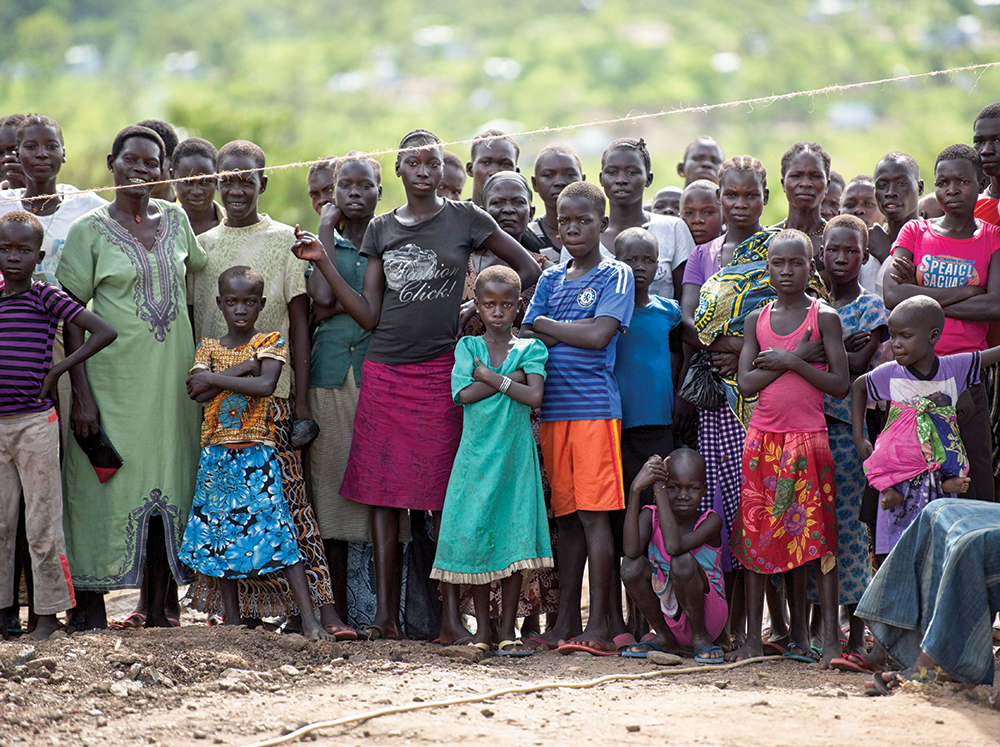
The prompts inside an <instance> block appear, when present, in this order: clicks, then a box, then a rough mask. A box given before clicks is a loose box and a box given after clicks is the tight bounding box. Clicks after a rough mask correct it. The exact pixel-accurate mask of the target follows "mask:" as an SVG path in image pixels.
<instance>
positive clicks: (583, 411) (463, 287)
mask: <svg viewBox="0 0 1000 747" xmlns="http://www.w3.org/2000/svg"><path fill="white" fill-rule="evenodd" d="M971 136H972V137H971V139H972V143H973V144H972V146H968V145H950V146H948V147H946V148H944V149H943V150H942V151H941V152H940V154H939V155H938V156H937V159H936V161H935V163H934V164H933V170H932V172H931V170H930V169H925V170H926V171H927V172H928V176H930V173H932V174H933V177H932V178H933V181H932V186H933V189H928V190H926V192H927V193H926V194H925V182H924V179H923V178H921V170H920V167H919V165H918V164H917V162H916V160H915V159H914V158H912V157H911V156H909V155H908V154H906V153H903V152H898V151H895V152H890V153H887V154H886V155H885V156H883V157H882V158H881V159H880V160H879V161H878V162H877V163H875V164H873V169H872V175H871V176H868V175H859V176H855V177H854V178H852V179H850V180H845V179H844V178H843V177H842V176H840V175H839V174H837V172H836V171H834V170H833V169H832V165H833V164H832V160H831V156H830V155H829V154H828V153H827V152H826V151H825V150H824V149H823V148H822V146H820V145H819V144H818V143H815V142H796V143H794V144H793V145H792V146H791V147H790V148H789V149H788V150H787V151H786V152H785V153H784V155H783V156H782V158H781V162H780V166H779V169H778V172H779V178H778V179H777V180H775V178H774V175H773V174H772V177H771V186H772V187H777V186H778V185H780V188H781V192H782V193H783V198H784V200H786V201H787V217H785V218H784V219H783V220H782V221H781V222H779V223H778V224H776V225H773V226H764V225H762V223H761V216H762V212H763V209H764V206H765V205H767V204H768V201H769V200H771V199H772V194H771V192H770V189H769V184H768V173H767V169H766V168H765V166H764V164H763V163H761V161H759V160H758V159H756V158H754V157H753V156H750V155H739V156H734V157H730V158H726V156H725V153H724V151H723V147H722V145H721V144H720V143H718V142H716V141H715V140H714V139H712V138H711V137H707V136H706V137H699V138H698V139H696V140H695V141H694V142H692V143H691V144H690V145H688V147H687V149H686V150H685V152H684V154H683V157H682V159H681V161H680V162H679V164H678V165H677V171H678V174H679V175H680V177H681V178H682V179H683V180H684V187H683V188H677V187H666V188H663V189H660V190H659V191H658V192H656V193H655V197H654V199H653V200H651V201H649V202H646V201H645V195H646V194H647V190H649V189H650V188H651V187H652V186H653V184H654V174H653V170H652V164H651V160H650V155H649V151H648V149H647V146H646V143H645V142H644V141H643V140H641V139H639V140H636V139H632V138H622V139H619V140H615V141H614V142H612V143H611V144H610V145H609V146H608V147H607V149H606V150H605V151H604V154H603V156H602V158H601V169H600V173H599V174H598V176H597V179H596V180H595V181H594V182H588V181H587V180H586V175H585V174H584V173H583V168H582V165H581V162H580V159H579V158H578V157H577V155H576V154H575V153H574V152H573V150H572V149H571V148H569V147H567V146H566V145H561V144H553V145H548V146H546V147H545V148H543V149H542V150H541V152H540V153H539V154H538V156H537V158H536V159H535V162H534V164H533V165H532V167H531V168H526V171H530V172H531V176H530V178H528V177H526V176H524V175H522V174H521V172H520V168H519V158H520V148H519V146H518V144H517V142H516V141H515V140H514V139H513V138H512V137H511V136H509V135H506V134H504V133H502V132H499V131H495V130H490V131H487V132H485V133H483V134H481V135H480V136H478V137H477V138H476V140H475V141H474V142H473V144H472V148H471V153H470V159H469V161H468V162H466V163H464V164H463V162H462V160H461V159H460V158H459V157H458V156H457V155H455V154H453V153H450V152H448V151H445V150H443V148H442V145H441V141H440V140H439V139H438V138H437V136H435V135H434V134H433V133H431V132H429V131H427V130H414V131H412V132H410V133H408V134H407V135H406V136H405V137H403V139H402V140H401V141H400V144H399V150H398V152H397V154H396V157H395V161H394V171H395V176H396V177H398V178H399V179H400V180H401V181H402V186H403V188H404V191H405V195H406V201H405V203H404V204H403V205H401V206H398V207H396V208H394V209H392V210H388V211H380V210H379V207H380V206H379V202H380V200H381V198H382V164H381V163H380V162H379V161H378V160H376V159H374V158H373V157H371V156H369V155H367V154H365V153H362V152H358V151H352V152H350V153H347V154H346V155H343V156H337V157H334V156H330V157H324V158H323V159H320V160H319V161H317V162H316V163H315V164H314V165H313V166H312V167H311V168H310V169H309V172H308V176H307V179H306V185H305V187H306V189H305V190H304V191H305V192H307V193H308V197H309V199H310V201H311V204H312V207H313V209H314V210H315V212H316V213H317V214H318V216H319V223H318V226H319V228H318V231H316V233H311V232H309V231H306V230H303V229H302V228H301V227H300V226H290V225H286V224H284V223H281V222H279V221H278V220H276V219H274V218H272V217H270V216H269V215H268V214H267V213H265V212H262V202H263V201H265V200H266V187H267V183H268V176H267V174H266V159H265V154H264V151H263V150H262V149H261V147H260V146H259V145H257V144H254V143H251V142H249V141H245V140H237V141H233V142H230V143H227V144H225V145H223V146H222V147H221V148H219V149H218V150H216V148H215V146H213V145H212V144H211V143H209V142H208V141H206V140H203V139H200V138H190V139H187V140H183V141H182V142H178V137H177V135H176V133H175V131H174V130H173V128H172V127H171V126H170V125H168V124H166V123H164V122H159V121H156V120H147V121H144V122H140V123H139V124H137V125H132V126H128V127H125V128H124V129H123V130H121V132H119V133H118V134H117V136H116V137H115V138H114V141H113V143H112V145H111V148H110V153H109V155H108V157H107V166H108V169H109V171H110V172H111V173H112V174H113V177H114V184H115V187H116V189H115V191H114V192H113V193H112V199H111V201H110V202H108V201H106V200H104V199H103V198H101V197H98V196H97V195H96V194H94V193H92V192H81V191H80V190H79V189H77V188H76V187H73V186H71V185H67V184H63V183H60V182H59V171H60V168H61V167H62V165H63V163H64V162H65V160H66V149H65V145H64V140H63V133H62V130H61V129H60V127H59V124H58V123H57V122H56V121H55V120H53V119H51V118H49V117H46V116H43V115H37V114H34V115H28V116H24V115H18V114H14V115H10V116H7V117H6V118H5V119H0V156H2V160H0V178H2V180H3V181H2V183H0V190H2V191H0V273H2V283H3V284H2V286H0V291H2V295H0V454H2V464H0V569H2V570H0V608H3V610H2V611H3V634H4V637H5V638H6V637H10V636H16V635H20V634H25V633H27V634H30V635H31V636H32V637H34V638H39V639H41V638H47V637H50V636H53V635H63V634H65V633H67V632H75V631H87V630H92V629H101V628H105V627H109V626H110V627H113V628H119V629H123V628H139V627H168V626H177V625H179V620H180V610H181V605H182V604H183V605H184V606H186V607H187V608H188V609H192V610H197V611H200V612H203V613H205V615H206V618H205V619H206V622H207V624H208V625H219V624H225V625H241V624H242V625H249V626H258V625H266V626H280V628H279V629H281V630H284V631H300V632H302V633H303V634H305V635H306V636H308V637H310V638H314V639H335V640H338V641H353V640H357V639H358V638H363V639H369V640H371V639H380V638H386V639H396V638H401V637H404V636H409V637H414V638H423V639H432V640H433V642H436V643H442V644H468V645H472V646H475V647H477V648H479V649H481V650H482V651H483V652H485V653H487V654H489V655H496V656H510V657H522V656H529V655H532V654H533V653H535V652H539V651H547V650H554V651H559V652H560V653H572V652H578V651H583V652H587V653H590V654H592V655H595V656H625V657H645V656H647V655H648V653H649V652H651V651H669V652H680V653H682V654H684V655H688V656H693V657H694V660H695V661H696V662H698V663H703V664H718V663H722V662H724V661H726V660H730V661H739V660H742V659H747V658H752V657H756V656H760V655H765V654H771V655H783V656H785V657H787V658H789V659H791V660H795V661H802V662H806V663H819V664H820V665H821V666H823V667H834V668H838V669H844V670H847V671H854V672H865V673H871V674H872V681H871V682H869V684H868V688H869V690H870V691H871V692H872V693H873V694H875V693H882V694H884V693H888V692H891V691H892V690H893V689H895V687H897V686H898V684H899V683H900V682H903V681H907V680H916V681H921V682H926V681H940V680H942V679H944V678H945V677H954V678H957V679H959V680H961V681H964V682H971V683H977V682H987V681H988V682H992V676H993V668H992V650H991V649H990V647H989V644H988V643H987V641H990V642H991V639H990V637H989V636H987V637H986V638H985V639H982V640H980V638H981V637H977V636H975V635H972V634H971V633H970V636H969V637H968V640H974V641H976V642H977V643H982V644H983V645H984V646H985V650H978V649H976V647H974V646H965V647H959V646H956V645H955V644H954V642H953V641H952V642H951V643H949V642H948V641H949V639H950V636H948V635H946V634H945V632H943V630H944V629H943V628H942V627H941V626H942V623H941V622H940V621H938V622H937V625H938V629H937V630H930V628H933V626H931V625H930V623H931V618H932V617H933V616H934V614H935V612H936V611H939V608H938V607H936V606H935V602H934V600H935V599H937V600H940V605H941V606H942V607H946V608H947V611H948V614H951V615H954V616H958V617H963V616H965V617H966V618H968V621H967V624H966V625H965V626H964V627H963V626H959V627H960V628H962V629H965V628H967V629H968V630H970V631H979V629H980V628H981V627H982V625H983V623H982V621H983V620H986V621H987V623H986V625H987V628H989V627H990V623H991V621H992V620H993V617H994V615H995V614H996V612H997V610H998V609H1000V590H998V589H995V588H994V586H996V583H995V582H991V581H990V579H991V578H994V579H995V578H997V577H1000V576H998V575H997V574H998V571H997V569H996V568H993V570H992V571H991V570H990V567H991V566H990V565H989V564H990V563H992V564H994V566H995V565H997V564H998V563H1000V557H998V555H997V553H996V552H994V551H993V550H992V548H991V547H990V546H989V543H988V542H986V543H985V544H986V547H985V549H984V548H983V547H982V546H980V545H982V544H983V543H982V542H981V543H980V545H976V546H975V548H974V549H973V550H968V548H967V547H966V549H963V550H962V553H963V555H962V558H961V559H956V560H955V561H954V563H953V564H952V565H954V566H956V567H957V566H960V567H961V569H962V570H960V571H956V572H955V574H953V575H952V576H949V575H948V574H947V573H946V572H944V571H942V570H941V568H939V567H936V566H935V567H934V568H932V571H933V572H928V571H927V569H926V568H925V567H924V566H925V564H926V563H927V562H928V560H927V558H926V549H927V545H928V543H932V544H933V543H940V542H941V539H940V537H939V536H937V535H935V534H934V532H933V530H932V529H931V528H928V527H927V526H926V525H925V524H926V522H925V519H926V521H927V522H930V521H942V522H948V524H947V526H948V527H949V531H952V530H953V529H954V527H956V526H958V527H964V528H965V529H963V531H966V530H968V531H969V532H977V531H978V532H982V531H984V527H985V528H986V529H989V528H991V527H992V528H993V529H995V530H996V531H1000V506H994V505H990V504H991V502H993V501H994V499H995V495H996V492H997V489H996V487H995V486H996V485H1000V377H998V375H997V363H998V362H1000V347H992V346H991V343H992V342H994V341H995V340H994V338H993V336H992V335H991V329H992V327H991V323H996V322H1000V259H997V261H994V257H995V256H998V255H997V252H998V250H1000V227H998V226H1000V215H998V210H997V206H998V197H1000V103H997V104H991V105H989V106H987V107H985V108H984V109H983V110H982V111H981V112H980V113H979V115H978V117H977V118H976V120H975V122H974V123H973V126H972V130H971ZM467 178H468V182H469V184H470V185H471V187H470V188H467V184H466V182H467ZM170 180H179V181H170ZM776 181H777V185H776V184H775V182H776ZM154 182H168V183H162V184H152V183H154ZM470 192H471V194H469V193H470ZM536 193H537V197H538V199H539V200H540V202H541V203H542V205H543V206H544V212H543V213H542V214H541V215H539V216H537V217H536V215H535V198H536ZM467 194H468V195H469V197H470V199H463V196H464V195H467ZM216 196H217V197H218V201H216ZM303 197H305V195H304V196H303ZM779 199H780V198H779ZM377 213H379V214H377ZM997 329H998V330H1000V326H998V327H997ZM995 481H996V482H995ZM950 498H954V499H955V500H949V499H950ZM969 499H979V501H981V503H971V502H969ZM932 509H933V510H932ZM963 512H964V513H963ZM931 514H933V517H931ZM970 517H971V518H970ZM955 531H957V530H955ZM967 544H968V543H967ZM935 546H936V545H935ZM957 546H958V544H957V543H954V542H953V543H950V544H949V545H948V548H949V549H948V551H947V552H951V551H952V549H954V548H955V547H957ZM993 546H994V547H995V543H994V544H993ZM963 547H965V546H963ZM976 548H978V554H976ZM894 549H895V550H897V551H898V552H894ZM947 552H946V553H945V554H947ZM955 552H956V553H957V552H958V551H957V550H956V551H955ZM936 557H937V556H936ZM970 557H971V558H972V560H971V561H970V559H969V558H970ZM887 558H888V560H887ZM980 560H981V561H982V563H979V562H978V561H980ZM945 565H947V564H945ZM980 565H982V566H983V567H982V568H980ZM949 567H950V566H949ZM970 567H974V568H975V569H976V570H974V571H973V570H969V568H970ZM585 570H587V571H588V573H589V593H590V600H589V614H588V617H587V620H586V624H584V621H583V616H582V612H581V608H582V599H581V597H582V592H583V576H584V572H585ZM875 571H878V574H877V575H875V577H874V581H873V573H875ZM977 573H978V574H979V575H978V576H977V575H976V574H977ZM890 579H891V580H890ZM949 579H950V580H949ZM963 579H964V580H963ZM907 583H909V584H910V587H912V589H910V591H907V589H908V588H909V587H908V586H907ZM930 583H933V584H935V587H934V590H933V593H930V594H929V595H928V592H927V588H926V585H927V584H930ZM948 583H952V584H962V587H963V588H962V589H959V590H955V589H952V590H950V591H949V590H948V589H945V588H943V587H945V586H947V584H948ZM991 583H992V584H993V585H992V586H991V585H990V584H991ZM969 585H971V586H972V587H974V588H975V589H979V587H980V586H981V587H982V589H981V591H982V593H978V591H977V592H976V594H975V595H974V596H975V599H976V601H975V603H974V604H970V603H969V599H970V598H971V596H973V593H972V592H970V591H969V590H968V587H969ZM185 587H186V591H185V593H184V597H183V599H182V598H181V589H183V588H185ZM119 589H139V590H140V593H139V597H138V602H137V604H136V608H135V610H134V611H133V612H132V613H130V614H128V615H126V616H124V617H119V618H115V619H110V620H109V619H108V615H107V612H106V609H105V595H106V594H107V592H110V591H114V590H119ZM623 590H624V592H625V593H624V595H623ZM22 591H23V592H25V593H26V594H27V596H28V601H29V602H30V605H29V608H28V610H27V615H26V616H25V617H23V618H22V611H21V604H20V601H21V599H20V598H21V594H22ZM963 594H964V595H965V596H964V597H963V596H962V595H963ZM928 596H929V597H930V598H931V601H930V602H928ZM914 600H918V601H914ZM765 601H766V604H767V610H768V619H769V628H767V629H764V605H765ZM62 613H66V615H65V619H63V620H60V618H59V615H61V614H62ZM468 615H474V616H475V623H476V624H475V632H474V633H473V632H470V630H469V628H468V626H467V622H468V621H469V618H468ZM869 631H870V632H872V633H874V634H875V637H874V640H873V639H872V638H871V636H870V635H869V634H868V633H869ZM915 631H916V632H917V633H918V634H917V635H916V638H914V633H915ZM980 632H981V631H980ZM974 649H975V650H974ZM987 659H988V660H989V662H986V660H987ZM984 662H986V663H984ZM987 663H988V664H989V666H987V665H986V664H987ZM883 672H884V673H883Z"/></svg>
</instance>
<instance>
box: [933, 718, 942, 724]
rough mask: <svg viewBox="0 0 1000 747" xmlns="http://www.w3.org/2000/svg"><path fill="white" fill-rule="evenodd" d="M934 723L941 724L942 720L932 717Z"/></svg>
mask: <svg viewBox="0 0 1000 747" xmlns="http://www.w3.org/2000/svg"><path fill="white" fill-rule="evenodd" d="M934 723H935V724H943V723H944V721H942V720H941V719H934Z"/></svg>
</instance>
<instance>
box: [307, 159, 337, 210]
mask: <svg viewBox="0 0 1000 747" xmlns="http://www.w3.org/2000/svg"><path fill="white" fill-rule="evenodd" d="M336 170H337V159H336V157H334V156H323V157H322V158H321V159H319V160H318V161H316V162H315V163H313V164H312V165H311V166H310V167H309V171H308V172H307V173H306V190H307V191H308V192H309V202H310V203H311V204H312V209H313V210H314V211H315V212H316V214H317V215H319V214H320V213H321V212H322V211H323V206H324V205H329V204H330V203H332V202H333V185H334V181H333V174H334V172H335V171H336Z"/></svg>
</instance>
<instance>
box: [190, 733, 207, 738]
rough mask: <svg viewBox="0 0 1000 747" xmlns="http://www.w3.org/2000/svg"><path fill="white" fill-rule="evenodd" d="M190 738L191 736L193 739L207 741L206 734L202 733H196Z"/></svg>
mask: <svg viewBox="0 0 1000 747" xmlns="http://www.w3.org/2000/svg"><path fill="white" fill-rule="evenodd" d="M191 736H193V737H194V738H195V739H208V734H206V733H205V732H203V731H196V732H195V733H194V734H192V735H191Z"/></svg>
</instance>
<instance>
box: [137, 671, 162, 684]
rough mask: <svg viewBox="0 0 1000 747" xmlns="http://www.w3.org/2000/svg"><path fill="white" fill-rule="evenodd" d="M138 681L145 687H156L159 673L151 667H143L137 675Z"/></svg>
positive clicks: (158, 681)
mask: <svg viewBox="0 0 1000 747" xmlns="http://www.w3.org/2000/svg"><path fill="white" fill-rule="evenodd" d="M139 679H140V680H141V681H142V682H143V684H146V685H158V684H159V683H160V673H159V672H157V671H156V670H155V669H153V668H152V667H143V669H142V672H140V674H139Z"/></svg>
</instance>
